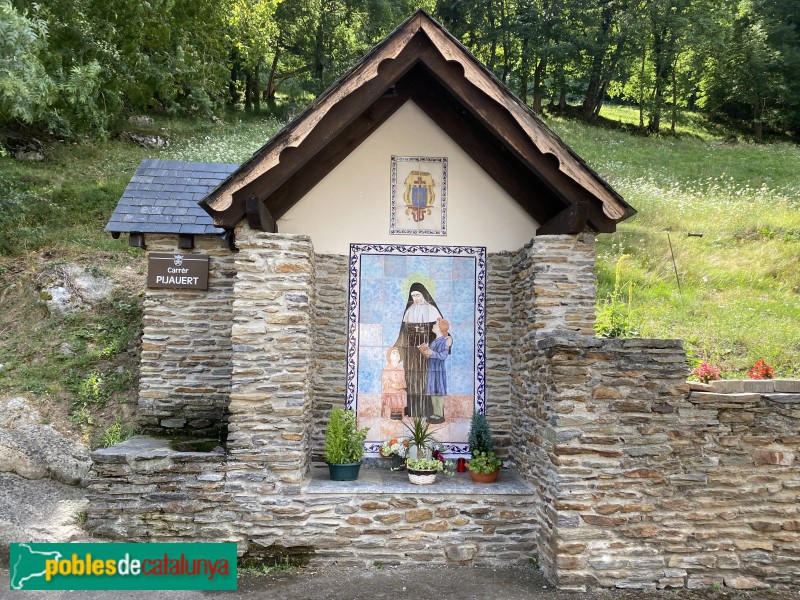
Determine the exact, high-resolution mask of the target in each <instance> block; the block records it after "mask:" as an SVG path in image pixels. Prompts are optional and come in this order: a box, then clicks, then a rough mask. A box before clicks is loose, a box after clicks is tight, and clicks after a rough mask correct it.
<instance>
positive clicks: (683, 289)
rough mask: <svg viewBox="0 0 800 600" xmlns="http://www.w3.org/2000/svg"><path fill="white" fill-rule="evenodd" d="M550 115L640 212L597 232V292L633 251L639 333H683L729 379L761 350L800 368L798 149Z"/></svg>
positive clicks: (799, 371)
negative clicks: (644, 132)
mask: <svg viewBox="0 0 800 600" xmlns="http://www.w3.org/2000/svg"><path fill="white" fill-rule="evenodd" d="M637 118H638V117H637ZM548 124H549V125H550V126H551V127H552V128H553V129H554V130H555V131H556V132H557V133H558V134H559V135H560V136H561V137H562V138H563V139H564V140H565V141H566V142H567V143H568V144H570V145H571V146H572V147H573V148H574V149H575V150H576V151H577V152H578V154H580V155H581V156H583V157H584V158H585V159H586V160H587V162H588V163H589V164H590V165H591V166H592V167H593V168H594V169H595V170H597V171H598V172H599V173H600V174H601V175H602V176H603V177H604V178H606V179H607V180H608V181H609V182H610V183H611V184H612V185H613V186H614V187H615V188H616V189H617V190H618V191H619V192H620V193H621V194H622V195H623V196H624V197H625V198H626V200H627V201H628V202H630V203H631V204H632V205H633V206H634V207H635V208H636V209H637V210H638V211H639V213H638V214H637V215H636V216H635V217H633V218H632V219H629V220H628V221H626V222H624V223H622V224H621V225H620V226H619V228H618V232H617V233H616V234H612V235H600V236H599V237H598V263H597V276H598V281H599V290H600V296H603V295H605V294H608V293H609V292H610V290H611V288H612V286H613V282H614V269H615V266H616V262H617V260H619V257H620V256H622V255H630V260H626V261H625V262H624V264H623V268H622V283H623V285H624V286H627V285H628V283H629V282H630V283H632V286H633V288H632V289H633V303H632V305H633V309H634V316H635V318H636V321H637V322H638V325H639V330H640V333H641V335H643V336H646V337H678V338H683V339H684V340H685V341H686V343H687V348H688V349H689V350H690V352H691V353H692V355H693V356H695V357H696V358H698V359H700V358H702V359H707V360H709V361H711V362H713V363H715V364H717V365H718V366H720V367H721V368H722V369H723V376H725V377H728V378H730V377H741V376H744V374H745V372H746V370H747V369H748V368H749V367H750V366H752V365H753V363H755V361H756V360H757V359H759V358H764V359H766V361H767V362H768V363H769V364H771V365H773V366H774V367H775V368H776V371H777V375H778V376H784V377H787V376H798V375H800V360H798V358H800V300H799V297H798V292H800V210H799V209H800V180H799V179H798V178H797V166H798V165H800V148H798V147H797V146H793V145H789V144H771V145H756V144H741V143H740V144H726V143H723V142H722V141H720V140H713V139H712V140H710V141H706V140H702V139H698V138H674V137H664V138H653V137H639V136H633V135H630V134H627V133H624V132H621V131H615V130H612V129H604V128H595V127H588V126H586V125H584V124H582V123H578V122H575V121H565V120H561V119H549V120H548ZM667 232H669V237H670V240H671V241H672V246H673V250H674V254H675V261H676V264H677V271H678V278H679V279H680V290H679V287H678V282H677V280H676V275H675V267H674V265H673V262H672V254H671V252H670V247H669V240H668V238H667ZM689 233H696V234H702V237H689V236H688V234H689ZM626 289H627V288H626Z"/></svg>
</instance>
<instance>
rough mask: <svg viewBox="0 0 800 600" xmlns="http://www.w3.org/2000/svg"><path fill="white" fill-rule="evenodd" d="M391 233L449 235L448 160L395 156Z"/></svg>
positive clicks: (393, 164) (442, 158)
mask: <svg viewBox="0 0 800 600" xmlns="http://www.w3.org/2000/svg"><path fill="white" fill-rule="evenodd" d="M391 198H392V200H391V210H390V223H389V232H390V233H394V234H408V235H447V159H446V158H444V157H425V156H392V194H391Z"/></svg>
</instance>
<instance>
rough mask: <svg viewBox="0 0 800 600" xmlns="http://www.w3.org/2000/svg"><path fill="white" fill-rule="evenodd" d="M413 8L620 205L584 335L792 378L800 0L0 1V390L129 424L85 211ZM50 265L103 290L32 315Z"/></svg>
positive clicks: (245, 152) (304, 94)
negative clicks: (605, 184)
mask: <svg viewBox="0 0 800 600" xmlns="http://www.w3.org/2000/svg"><path fill="white" fill-rule="evenodd" d="M419 7H422V8H425V9H426V10H428V11H429V12H430V13H431V14H432V15H433V16H434V17H435V18H437V19H439V20H440V21H441V22H442V23H443V25H444V26H445V27H447V28H448V30H449V31H451V32H452V33H453V34H454V35H456V36H457V37H458V38H459V39H460V40H461V41H462V43H463V44H464V45H465V46H466V47H467V48H468V49H469V50H471V51H472V52H473V53H474V54H475V55H476V56H477V57H478V58H479V59H480V60H481V61H483V62H484V64H486V65H487V66H488V67H489V68H490V69H491V70H492V71H493V72H494V73H495V75H496V76H497V77H498V79H500V80H501V81H502V82H503V83H505V84H506V85H507V86H508V87H509V88H510V89H511V90H512V91H513V92H514V93H516V94H517V95H518V96H519V97H520V98H522V99H523V100H524V101H525V102H526V103H528V104H529V105H530V106H531V107H532V108H533V109H534V110H535V111H537V112H538V113H539V114H540V115H541V116H542V118H543V119H544V120H545V121H546V123H547V124H548V125H549V126H550V127H551V128H552V129H554V130H555V131H556V133H558V135H560V136H561V137H562V138H563V139H564V140H565V141H566V142H567V143H568V144H569V145H570V146H571V147H572V148H574V149H575V151H576V152H578V153H579V154H580V155H581V156H582V157H583V158H585V159H586V160H587V162H588V163H589V165H590V166H592V168H594V169H595V170H596V171H597V172H598V173H600V175H601V176H602V177H603V178H605V179H606V180H607V181H609V182H610V183H611V184H612V185H613V186H614V187H615V189H617V190H618V191H619V192H620V193H621V194H622V195H623V196H624V197H625V198H626V200H628V201H629V202H630V203H631V204H632V205H633V206H634V207H635V208H636V209H637V210H638V211H639V213H638V214H637V215H636V216H635V217H633V218H632V219H630V220H628V221H626V222H624V223H622V224H621V225H620V226H619V228H618V231H617V233H615V234H611V235H600V236H598V247H597V255H598V260H597V269H596V274H597V277H598V289H599V302H598V316H599V323H600V325H601V327H600V331H599V333H600V334H602V335H620V336H631V335H641V336H646V337H656V338H673V337H674V338H681V339H684V340H685V343H686V347H687V351H688V353H689V363H690V364H689V365H688V367H691V366H694V365H696V364H697V363H698V362H699V361H700V360H708V361H710V362H712V363H714V364H716V365H718V366H719V367H720V368H721V369H722V374H723V376H724V377H726V378H735V377H744V376H745V374H746V373H747V371H748V369H749V368H750V367H751V366H752V365H753V364H754V363H755V361H756V360H758V359H761V358H763V359H766V361H767V362H768V363H769V364H771V365H772V366H774V367H775V369H776V376H779V377H797V376H800V302H798V294H799V293H800V210H798V209H800V180H798V165H800V148H798V146H797V141H798V136H799V135H800V0H771V1H767V0H742V1H740V2H730V1H723V0H598V1H594V2H587V1H578V0H561V1H559V2H556V1H554V0H536V1H534V0H481V1H478V0H465V1H451V2H444V1H438V2H437V1H436V0H428V1H423V2H412V1H410V0H351V1H342V0H283V1H282V2H280V1H276V0H149V1H144V0H139V1H132V0H42V1H41V2H39V3H36V4H33V3H30V2H28V1H23V0H0V394H9V393H10V394H13V393H25V394H28V395H29V396H31V397H32V398H34V399H35V404H36V405H37V406H38V407H39V408H40V410H42V411H44V412H47V413H48V414H49V415H50V417H49V418H52V419H53V422H54V423H63V424H64V428H65V429H68V428H74V429H75V430H76V431H77V432H79V433H80V435H81V436H82V437H84V438H86V439H87V440H91V443H92V444H93V445H108V444H111V443H114V442H115V441H118V440H119V439H120V436H121V435H122V434H123V433H124V432H127V433H126V434H125V435H129V434H130V433H131V431H132V428H131V422H132V413H133V411H134V410H135V405H136V391H137V380H138V352H139V347H138V343H139V339H140V332H139V327H140V317H141V308H142V301H143V296H142V290H143V285H144V284H143V274H144V271H145V261H144V253H143V252H142V251H141V250H140V249H135V248H130V247H128V245H127V243H125V241H124V240H113V239H111V236H110V235H108V234H107V233H105V232H104V231H103V228H104V227H105V224H106V223H107V221H108V218H109V217H110V215H111V212H112V211H113V208H114V206H115V205H116V203H117V201H118V200H119V198H120V196H121V195H122V192H123V190H124V188H125V185H127V183H128V182H129V180H130V178H131V176H132V175H133V173H134V171H135V170H136V167H137V166H138V164H139V162H140V161H141V160H142V159H144V158H164V159H169V160H184V161H192V160H193V161H205V162H219V163H242V162H244V161H245V160H247V158H249V157H250V155H252V153H253V152H254V151H255V150H257V149H258V148H259V147H260V146H261V145H262V144H264V143H265V142H266V141H267V140H268V139H269V138H270V137H271V136H272V135H274V134H275V133H276V132H277V131H278V130H279V129H280V128H281V127H282V126H283V125H284V124H285V123H286V122H287V120H288V119H290V118H291V117H292V116H293V115H295V114H297V113H298V112H299V111H300V110H302V109H303V108H304V107H305V106H307V105H308V103H309V102H310V101H311V100H313V98H315V97H316V96H317V95H318V94H319V93H321V92H322V91H324V90H325V89H326V88H327V87H328V86H330V85H331V84H332V83H333V82H334V81H335V80H336V79H337V78H338V77H339V76H340V75H341V74H343V73H344V72H345V71H346V70H347V68H349V67H350V66H352V65H353V64H354V62H355V61H357V60H359V59H360V58H361V57H362V56H363V54H364V53H365V52H367V51H368V50H369V49H370V48H371V46H372V45H373V44H375V43H376V42H378V41H380V39H381V38H382V37H384V36H385V35H386V34H387V33H389V32H390V31H391V30H392V29H394V28H395V27H396V26H397V25H398V24H399V23H400V22H402V20H403V19H405V18H407V17H408V16H409V15H410V14H411V13H412V12H413V11H414V10H415V9H416V8H419ZM142 115H147V116H148V117H149V118H148V119H142V118H141V117H142ZM131 130H134V131H135V132H137V133H140V134H148V135H151V136H160V137H162V138H165V139H166V140H167V141H168V142H169V147H168V148H160V149H143V148H141V147H139V146H138V145H136V144H134V143H133V142H132V141H131V138H130V137H129V136H126V135H125V132H130V131H131ZM33 142H35V144H34V145H33V148H34V150H37V151H38V150H41V154H42V158H44V160H42V161H39V162H37V161H25V160H17V159H16V158H15V157H16V156H18V149H19V148H20V147H21V148H23V149H30V148H31V144H32V143H33ZM33 154H37V152H33ZM701 236H702V237H701ZM67 264H77V265H79V266H81V267H84V268H85V269H87V270H89V271H90V272H91V273H93V274H95V275H98V276H109V277H111V278H112V279H114V280H115V281H116V283H117V290H116V291H115V293H114V295H113V296H112V297H111V298H110V299H109V301H108V302H105V303H103V304H101V305H98V306H96V307H95V308H94V309H92V310H84V311H79V312H76V313H71V314H67V315H59V314H56V313H50V312H49V311H48V310H47V308H46V305H45V302H44V300H43V297H42V294H43V292H42V283H43V282H44V281H47V280H48V279H51V278H52V276H53V275H54V274H55V275H57V274H59V273H62V272H63V271H64V269H65V266H66V265H67ZM687 373H688V368H687Z"/></svg>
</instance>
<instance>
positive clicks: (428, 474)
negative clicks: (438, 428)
mask: <svg viewBox="0 0 800 600" xmlns="http://www.w3.org/2000/svg"><path fill="white" fill-rule="evenodd" d="M406 429H408V444H409V452H408V457H407V458H406V471H407V472H408V480H409V481H410V482H411V483H415V484H417V485H428V484H431V483H433V482H434V481H436V474H437V473H439V472H440V471H442V472H444V473H447V474H448V475H452V473H453V471H452V464H451V463H448V462H446V461H445V460H444V456H443V455H442V452H441V450H440V449H439V448H436V445H437V441H436V438H435V437H434V435H433V434H434V431H435V430H434V429H431V426H430V424H429V423H428V422H427V421H426V420H425V419H424V418H422V417H414V419H413V420H412V421H411V425H408V424H406Z"/></svg>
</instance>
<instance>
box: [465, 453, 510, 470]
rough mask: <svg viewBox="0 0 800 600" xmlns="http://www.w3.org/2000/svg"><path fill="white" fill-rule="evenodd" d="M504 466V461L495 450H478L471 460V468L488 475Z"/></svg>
mask: <svg viewBox="0 0 800 600" xmlns="http://www.w3.org/2000/svg"><path fill="white" fill-rule="evenodd" d="M502 466H503V461H502V459H500V458H497V457H496V456H495V455H494V452H489V453H488V454H487V453H486V452H478V453H477V454H475V455H473V457H472V458H471V459H470V461H469V465H468V467H469V470H470V471H472V472H473V473H481V474H483V475H488V474H489V473H494V472H495V471H497V469H499V468H500V467H502Z"/></svg>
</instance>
